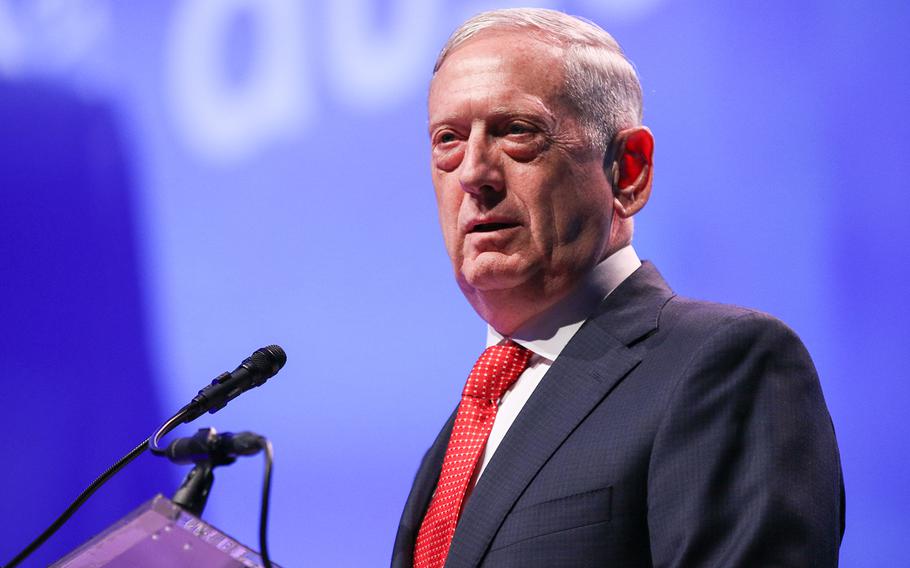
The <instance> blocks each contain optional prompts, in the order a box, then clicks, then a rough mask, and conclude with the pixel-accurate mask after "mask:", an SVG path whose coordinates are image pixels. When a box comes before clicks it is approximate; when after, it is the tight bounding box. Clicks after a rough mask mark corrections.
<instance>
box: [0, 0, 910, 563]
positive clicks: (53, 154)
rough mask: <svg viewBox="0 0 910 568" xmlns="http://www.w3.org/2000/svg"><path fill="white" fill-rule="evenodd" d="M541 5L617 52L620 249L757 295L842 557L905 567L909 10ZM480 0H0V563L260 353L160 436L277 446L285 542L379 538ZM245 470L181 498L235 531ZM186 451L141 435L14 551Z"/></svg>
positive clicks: (589, 1) (436, 258)
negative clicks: (837, 512) (447, 49)
mask: <svg viewBox="0 0 910 568" xmlns="http://www.w3.org/2000/svg"><path fill="white" fill-rule="evenodd" d="M522 3H525V2H522ZM505 4H508V2H500V3H498V4H497V5H498V6H502V5H505ZM537 4H539V5H544V6H548V7H553V8H559V9H563V10H566V11H568V12H570V13H576V14H581V15H584V16H586V17H588V18H590V19H592V20H594V21H595V22H597V23H599V24H601V25H602V26H604V27H605V28H606V29H607V30H609V31H611V32H612V33H613V34H614V35H615V36H616V37H617V38H618V40H619V41H620V42H621V43H622V45H623V46H624V47H625V49H626V51H627V53H628V55H629V56H630V58H631V59H632V60H633V61H634V62H635V64H636V67H637V69H638V71H639V73H640V75H641V80H642V84H643V86H644V93H645V120H646V124H647V125H649V126H650V127H651V129H652V130H653V132H654V134H655V136H656V139H657V148H656V168H655V172H656V177H655V186H654V193H653V197H652V200H651V204H650V205H649V206H648V207H647V208H646V209H645V211H644V212H643V213H642V214H641V215H640V219H639V222H638V223H637V225H636V237H635V244H636V249H637V250H638V252H639V254H640V255H641V256H642V257H643V258H648V259H651V260H653V261H655V263H656V264H657V265H658V266H659V267H660V269H661V271H662V272H663V273H664V275H665V276H666V277H667V279H668V280H669V282H670V283H671V284H672V285H673V286H674V288H675V289H676V290H677V291H678V292H680V293H682V294H687V295H691V296H695V297H699V298H708V299H713V300H718V301H724V302H732V303H736V304H743V305H748V306H753V307H757V308H759V309H762V310H766V311H768V312H771V313H773V314H775V315H777V316H779V317H781V318H782V319H783V320H784V321H786V322H787V323H788V324H790V325H791V326H792V327H793V328H795V329H796V330H797V332H798V333H799V334H800V335H801V336H802V338H803V340H804V341H805V342H806V344H807V345H808V347H809V349H810V351H811V352H812V354H813V356H814V357H815V361H816V363H817V365H818V368H819V372H820V374H821V380H822V386H823V388H824V391H825V396H826V398H827V401H828V405H829V407H830V409H831V414H832V416H833V419H834V424H835V427H836V429H837V433H838V440H839V443H840V448H841V453H842V456H843V463H844V474H845V477H846V487H847V534H846V538H845V541H844V545H843V548H842V558H843V562H842V565H843V566H846V567H857V566H899V565H910V550H908V547H907V545H906V542H904V540H905V538H906V535H907V534H910V516H908V514H907V512H908V511H910V492H908V490H907V486H908V483H910V476H908V473H910V463H908V460H907V456H908V455H910V442H908V439H910V426H908V418H907V416H908V414H907V408H908V407H910V386H908V380H907V379H908V377H907V369H908V352H910V349H908V341H907V339H908V333H907V320H908V319H910V313H908V303H907V299H906V298H907V280H908V266H910V265H908V260H910V259H908V254H907V248H908V234H910V229H908V215H910V191H908V185H907V179H908V178H910V166H908V163H910V161H908V159H907V154H908V152H910V142H908V137H910V128H908V126H910V125H908V121H910V118H908V112H907V101H908V100H910V95H908V90H910V89H908V87H910V71H908V69H910V67H908V65H907V56H908V48H907V45H908V44H907V40H906V30H907V28H908V26H910V3H907V2H906V1H904V0H895V1H892V2H885V1H879V2H876V1H874V0H873V1H868V2H849V1H845V0H809V1H803V2H792V1H789V0H770V1H767V2H759V3H746V4H748V5H746V4H742V3H730V2H726V1H720V0H717V1H708V2H704V1H698V2H696V1H694V0H597V1H595V0H577V1H564V2H558V1H553V2H538V3H537ZM490 7H493V3H492V2H462V1H457V2H456V1H445V0H433V1H427V0H397V1H390V2H383V3H375V2H367V1H365V0H344V1H341V0H334V1H332V2H316V1H308V2H307V1H295V0H261V1H254V0H228V1H226V0H184V1H157V0H156V1H152V0H148V1H144V2H115V1H113V0H78V1H76V0H74V1H68V0H67V1H64V0H34V1H14V0H0V191H2V193H0V196H2V201H0V212H2V222H0V290H2V292H0V308H2V312H0V316H2V326H3V327H2V332H0V355H2V360H3V372H2V389H0V392H2V394H0V412H2V414H0V416H2V422H0V426H2V431H3V434H2V436H0V455H2V458H0V460H2V464H3V466H2V468H0V487H2V490H0V495H2V498H0V512H2V519H0V534H2V535H3V536H2V539H0V562H5V561H6V560H8V559H9V558H10V557H11V556H12V555H13V554H14V552H15V551H16V550H17V549H19V548H20V547H22V546H24V545H25V544H26V543H27V542H28V541H29V540H30V539H31V538H33V537H34V536H36V535H37V534H38V533H39V532H40V530H41V529H42V528H43V527H44V526H45V525H47V524H48V523H50V522H51V520H52V519H53V518H54V517H55V516H56V515H57V514H58V513H59V512H60V511H61V510H62V509H63V507H64V506H65V505H66V504H67V503H68V502H69V500H70V499H72V498H73V497H74V496H75V495H76V494H77V493H78V491H79V490H80V489H81V488H82V487H84V486H85V485H86V484H88V483H89V482H90V481H91V480H92V479H93V478H94V476H95V475H96V474H97V473H100V472H101V471H102V470H103V469H104V468H106V467H107V466H108V465H109V464H110V463H112V462H113V461H114V460H116V459H117V458H118V457H119V456H120V455H122V454H124V453H126V452H127V451H128V450H129V449H130V448H132V447H133V446H134V445H135V444H137V443H138V442H140V441H141V440H142V439H144V438H145V437H146V436H148V435H149V434H150V433H151V431H152V429H153V428H154V427H155V426H157V424H158V423H159V422H160V421H162V420H163V419H164V418H166V417H167V416H169V415H170V413H171V412H173V411H174V410H176V409H177V408H178V407H180V406H181V405H183V404H184V403H185V402H187V401H188V400H189V399H190V398H191V397H192V396H193V395H194V394H195V393H196V391H197V390H198V389H199V388H201V387H202V386H203V385H205V384H206V383H207V382H208V381H209V380H211V379H212V378H213V377H215V376H216V375H218V374H219V373H221V372H222V371H225V370H230V369H233V368H234V366H235V365H237V364H238V363H239V362H240V360H241V359H243V358H244V357H245V356H247V355H248V354H249V353H250V352H252V351H253V350H254V349H255V348H257V347H260V346H263V345H266V344H269V343H279V344H281V345H283V346H284V348H285V349H286V350H287V352H288V363H287V366H286V367H285V369H284V370H283V371H282V372H281V373H280V375H278V376H277V377H276V378H274V379H272V380H271V382H270V383H269V384H268V385H267V386H265V387H264V388H261V389H258V390H256V391H254V392H250V393H248V394H247V395H245V396H243V397H242V398H240V399H238V400H236V401H234V402H233V403H232V404H231V405H230V406H229V407H228V408H227V409H225V410H223V411H222V412H220V413H219V414H217V415H214V416H208V415H207V416H204V417H203V418H201V419H200V420H198V421H197V423H196V424H194V425H193V426H192V427H190V426H185V427H183V428H181V429H180V430H179V431H178V433H179V434H182V435H189V434H191V433H192V432H193V431H194V430H195V428H197V427H201V426H209V425H212V426H215V427H217V428H219V429H223V430H232V431H239V430H254V431H256V432H260V433H262V434H265V435H267V436H269V437H270V438H271V439H272V440H273V442H274V444H275V448H276V465H275V477H274V488H273V491H274V493H273V495H274V505H273V510H272V515H271V533H270V534H271V545H272V553H273V557H274V558H275V559H276V560H277V561H279V562H281V563H283V564H284V565H285V566H355V567H360V566H382V565H384V564H386V563H387V562H388V559H389V556H390V552H391V546H392V541H393V539H394V535H395V530H396V526H397V521H398V517H399V514H400V511H401V508H402V505H403V503H404V500H405V497H406V495H407V491H408V488H409V486H410V483H411V480H412V477H413V474H414V472H415V470H416V468H417V465H418V462H419V460H420V458H421V456H422V454H423V452H424V450H425V449H426V448H427V446H428V445H429V443H430V442H431V441H432V439H433V437H434V436H435V434H436V432H437V429H438V428H439V426H440V425H441V424H442V423H443V421H444V420H445V419H446V417H447V416H448V415H449V413H450V412H451V410H452V409H453V408H454V406H455V404H456V403H457V401H458V398H459V393H460V390H461V387H462V384H463V381H464V378H465V377H466V375H467V372H468V370H469V368H470V365H471V364H472V362H473V361H474V359H475V357H476V355H477V353H479V351H480V350H481V348H482V347H483V344H484V325H483V323H482V322H481V321H480V320H479V319H478V318H477V316H476V315H474V314H473V312H472V311H471V309H470V308H469V306H468V305H467V303H466V302H465V301H464V300H463V299H462V297H461V295H460V293H459V291H458V289H457V288H456V286H455V285H454V283H453V280H452V276H451V268H450V266H449V263H448V260H447V259H446V257H445V254H444V251H443V247H442V242H441V238H440V236H439V234H438V230H437V226H436V212H435V203H434V198H433V191H432V187H431V184H430V180H429V173H428V156H429V153H428V140H427V138H428V137H427V132H426V105H425V99H426V89H427V83H428V80H429V77H430V71H431V67H432V64H433V61H434V58H435V56H436V52H437V50H438V48H439V47H440V46H441V44H442V43H443V41H444V40H445V38H446V37H447V35H448V34H449V32H451V30H452V29H453V28H454V27H455V26H456V25H457V24H458V23H459V22H460V21H461V20H462V19H463V18H465V17H466V16H468V15H470V14H472V13H474V12H476V11H479V10H481V9H485V8H490ZM261 469H262V463H261V459H259V458H253V459H242V460H240V461H239V462H238V463H237V464H236V465H234V466H232V467H230V468H224V469H223V470H219V471H218V472H217V473H216V477H217V481H216V483H215V487H214V490H213V494H212V497H211V500H210V504H209V506H208V509H207V510H206V512H205V515H204V517H205V518H206V519H208V520H209V521H210V522H212V523H214V524H215V525H217V526H219V527H221V528H222V529H223V530H225V531H226V532H228V533H230V534H232V535H233V536H235V537H236V538H238V539H240V540H241V541H243V542H246V543H248V544H250V545H252V546H253V547H256V546H257V538H256V534H257V532H256V526H257V515H258V508H259V490H260V475H261ZM185 471H186V468H185V467H177V466H171V465H169V464H166V463H162V462H161V461H160V460H158V459H156V458H153V457H152V456H149V455H145V456H143V457H141V458H140V459H138V460H137V461H136V462H135V463H133V464H132V465H130V466H129V468H128V469H127V470H126V471H125V472H124V473H123V474H122V475H121V476H119V477H118V478H116V479H115V480H114V481H113V482H112V483H111V484H110V485H109V486H108V487H106V488H104V489H103V490H102V491H101V492H100V493H99V494H98V495H97V496H96V497H95V498H94V499H93V500H92V501H91V502H90V503H89V505H87V506H86V507H85V508H84V510H82V511H81V512H79V513H78V514H77V515H76V516H75V518H74V519H73V520H72V521H71V522H70V523H69V524H68V525H67V526H65V527H64V528H63V530H62V531H61V532H60V533H59V534H58V535H57V536H56V537H54V538H53V539H52V540H51V541H50V542H49V543H48V544H47V545H46V546H45V547H44V549H42V551H41V552H40V553H38V554H36V555H35V557H34V559H33V561H32V562H31V565H35V566H39V565H46V564H47V563H48V562H50V561H52V560H53V559H55V558H57V557H59V556H60V555H62V554H63V553H65V552H66V551H67V550H69V549H71V548H73V547H75V546H76V545H78V544H79V543H80V542H82V541H84V540H85V539H87V538H88V537H90V536H91V535H92V534H94V533H95V532H96V531H98V530H100V529H102V528H104V527H105V526H106V525H108V524H109V523H111V522H113V521H115V520H116V519H118V518H119V517H121V516H122V515H124V514H126V513H127V512H128V511H130V510H131V509H132V508H134V507H136V506H137V505H139V504H140V503H141V502H142V501H144V500H146V499H148V498H150V497H151V496H152V495H153V494H154V493H156V492H163V493H165V494H168V495H169V494H171V493H172V492H173V490H174V489H175V487H176V485H177V483H178V482H179V479H180V478H181V477H182V475H183V474H184V472H185Z"/></svg>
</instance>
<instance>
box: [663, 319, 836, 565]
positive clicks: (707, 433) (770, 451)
mask: <svg viewBox="0 0 910 568" xmlns="http://www.w3.org/2000/svg"><path fill="white" fill-rule="evenodd" d="M843 511H844V500H843V480H842V475H841V466H840V457H839V455H838V450H837V444H836V441H835V438H834V430H833V427H832V424H831V419H830V417H829V415H828V410H827V408H826V406H825V402H824V399H823V397H822V393H821V388H820V386H819V382H818V376H817V374H816V371H815V368H814V366H813V364H812V361H811V359H810V358H809V354H808V353H807V352H806V349H805V348H804V347H803V344H802V343H801V342H800V340H799V338H797V337H796V335H795V334H794V333H793V332H792V331H791V330H790V329H789V328H787V327H786V326H785V325H783V324H782V323H780V322H779V321H777V320H775V319H773V318H771V317H769V316H766V315H764V314H760V313H756V312H749V313H746V314H744V315H740V316H738V317H736V318H734V319H731V320H729V321H727V322H725V323H723V324H721V325H719V326H718V327H717V328H716V329H715V330H714V331H713V332H712V333H711V334H710V336H709V337H708V338H707V339H706V340H705V341H703V342H702V343H701V344H700V347H699V348H698V349H697V350H696V351H695V352H694V353H693V355H692V357H691V359H690V360H689V362H688V364H686V365H685V366H684V368H682V369H681V371H680V374H679V375H678V377H677V384H676V386H675V387H674V391H673V394H672V396H671V398H670V400H669V403H668V407H667V409H666V411H665V413H664V416H663V418H662V419H661V424H660V427H659V429H658V433H657V436H656V438H655V443H654V447H653V453H652V455H651V460H650V463H649V477H648V528H649V533H650V540H651V555H652V561H653V564H654V566H656V567H668V568H669V567H686V568H694V567H699V568H700V567H724V568H731V567H742V566H762V567H765V566H793V567H806V566H817V567H827V566H836V565H837V556H838V549H839V546H840V541H841V537H842V535H843V529H844V525H843Z"/></svg>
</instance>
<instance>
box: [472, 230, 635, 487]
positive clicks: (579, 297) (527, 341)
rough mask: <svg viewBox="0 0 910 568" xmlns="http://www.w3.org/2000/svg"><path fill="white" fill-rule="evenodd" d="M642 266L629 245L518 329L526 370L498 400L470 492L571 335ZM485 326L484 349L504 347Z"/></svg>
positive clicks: (515, 340) (518, 338)
mask: <svg viewBox="0 0 910 568" xmlns="http://www.w3.org/2000/svg"><path fill="white" fill-rule="evenodd" d="M639 266H641V261H640V260H639V259H638V255H637V254H636V253H635V250H634V249H633V248H632V245H629V246H627V247H624V248H622V249H620V250H618V251H616V252H615V253H613V254H612V255H610V256H609V257H607V258H606V259H605V260H604V261H603V262H601V263H600V264H598V265H597V266H596V267H595V268H594V270H593V271H591V273H590V274H589V276H588V277H587V278H586V279H585V280H584V281H583V282H582V283H581V284H580V285H579V286H577V287H576V288H575V289H574V290H573V291H572V292H571V293H570V294H569V295H568V296H567V297H566V298H563V299H562V300H560V301H559V302H558V303H557V304H556V305H554V306H553V307H551V308H550V309H548V310H547V311H546V312H544V313H543V314H541V315H539V316H537V317H535V318H534V319H533V320H532V321H531V322H529V323H528V324H526V325H524V326H522V327H521V328H520V329H518V330H517V331H516V332H515V333H514V334H513V335H512V337H511V338H510V339H512V340H513V341H514V342H516V343H518V344H519V345H521V346H523V347H525V348H527V349H528V350H530V351H531V353H532V355H531V359H530V360H529V361H528V367H527V368H526V369H525V371H524V372H523V373H522V374H521V376H519V377H518V380H516V381H515V382H514V383H513V384H512V387H511V388H510V389H509V390H507V391H506V392H505V394H503V395H502V398H501V399H500V400H499V409H498V410H497V412H496V419H495V420H494V421H493V429H492V430H491V431H490V437H489V438H488V439H487V444H486V447H484V450H483V458H482V461H481V462H480V467H478V468H477V470H476V471H475V472H474V479H473V481H472V483H471V485H470V486H469V490H470V489H471V488H473V486H474V484H475V483H477V479H479V478H480V476H481V475H482V474H483V470H484V469H485V468H486V467H487V464H488V463H490V458H492V457H493V454H494V453H495V452H496V448H498V447H499V443H500V442H502V439H503V438H504V437H505V435H506V432H508V431H509V427H510V426H512V423H513V422H514V421H515V418H516V417H517V416H518V413H519V412H521V409H522V408H523V407H524V405H525V403H526V402H527V401H528V399H529V398H530V397H531V393H533V392H534V389H535V388H537V385H538V384H540V381H541V379H543V377H544V375H545V374H546V372H547V370H549V368H550V366H551V365H552V364H553V361H555V360H556V357H558V356H559V354H560V353H561V352H562V350H563V349H564V348H565V346H566V345H567V344H568V343H569V340H570V339H572V336H573V335H575V332H576V331H578V329H579V328H580V327H581V325H582V324H583V323H584V322H585V320H586V319H588V316H590V315H591V313H593V312H594V310H595V309H596V308H597V306H599V305H600V303H601V302H603V300H604V298H606V297H607V296H608V295H609V294H610V293H611V292H612V291H613V290H615V289H616V288H617V287H618V286H619V285H620V284H621V283H622V281H623V280H625V279H626V278H628V277H629V275H631V274H632V273H633V272H635V271H636V270H637V269H638V267H639ZM505 339H506V338H504V337H503V336H502V335H501V334H500V333H499V332H497V331H496V330H495V329H493V328H492V327H490V326H487V347H489V346H491V345H496V344H497V343H500V342H502V341H505Z"/></svg>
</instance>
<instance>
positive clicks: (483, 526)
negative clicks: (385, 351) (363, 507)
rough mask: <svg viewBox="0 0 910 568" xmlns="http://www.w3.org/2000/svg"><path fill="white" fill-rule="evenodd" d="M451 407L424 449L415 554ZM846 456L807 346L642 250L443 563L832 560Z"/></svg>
mask: <svg viewBox="0 0 910 568" xmlns="http://www.w3.org/2000/svg"><path fill="white" fill-rule="evenodd" d="M453 421H454V415H453V416H452V417H451V418H450V419H449V421H448V422H447V423H446V425H445V427H444V428H443V429H442V432H440V434H439V436H438V437H437V438H436V441H435V442H434V443H433V445H432V447H431V448H430V449H429V451H428V452H427V454H426V456H425V457H424V459H423V462H422V463H421V464H420V468H419V470H418V472H417V477H416V479H415V481H414V486H413V488H412V489H411V493H410V495H409V496H408V501H407V504H406V505H405V509H404V513H403V515H402V518H401V524H400V526H399V529H398V536H397V538H396V540H395V549H394V551H393V558H392V566H393V567H395V568H406V567H407V568H409V567H410V566H411V564H412V552H413V546H414V540H415V538H416V536H417V531H418V529H419V527H420V523H421V520H422V519H423V515H424V513H425V512H426V509H427V506H428V505H429V501H430V498H431V496H432V494H433V490H434V488H435V485H436V481H437V479H438V477H439V471H440V468H441V466H442V459H443V456H444V454H445V449H446V445H447V443H448V440H449V434H450V432H451V428H452V422H453ZM843 523H844V498H843V481H842V476H841V466H840V458H839V455H838V450H837V444H836V442H835V439H834V430H833V428H832V425H831V420H830V418H829V415H828V411H827V408H826V407H825V402H824V399H823V398H822V393H821V389H820V387H819V382H818V377H817V375H816V372H815V368H814V366H813V365H812V361H811V359H810V358H809V354H808V353H807V352H806V350H805V348H804V347H803V345H802V343H801V342H800V340H799V339H798V338H797V337H796V335H795V334H794V333H793V332H792V331H791V330H790V329H789V328H787V327H786V326H785V325H783V324H782V323H781V322H779V321H778V320H776V319H773V318H771V317H769V316H767V315H765V314H762V313H759V312H755V311H751V310H746V309H743V308H736V307H731V306H724V305H719V304H710V303H706V302H698V301H693V300H689V299H685V298H681V297H679V296H676V295H675V294H673V292H672V291H671V290H670V289H669V288H668V287H667V285H666V283H665V282H664V281H663V279H662V278H661V277H660V274H659V273H658V272H657V270H656V269H655V268H654V267H653V265H651V264H649V263H644V264H643V265H642V267H641V268H639V269H638V270H637V271H636V272H635V273H634V274H633V275H632V276H630V277H629V278H628V279H627V280H626V281H625V282H623V283H622V285H620V286H619V288H617V289H616V290H615V291H614V292H613V293H612V294H611V295H610V296H609V297H608V298H607V299H606V300H605V301H604V302H603V304H602V305H601V306H600V308H599V309H598V311H597V313H596V314H595V315H593V316H592V317H591V318H590V319H589V320H588V321H587V322H586V323H585V324H584V325H583V326H582V327H581V329H580V330H579V331H578V333H576V335H575V336H574V337H573V338H572V340H571V341H570V342H569V344H568V345H567V346H566V348H565V349H564V350H563V351H562V353H561V354H560V356H559V357H558V358H557V360H556V361H555V362H554V363H553V366H552V367H551V368H550V370H549V371H548V372H547V374H546V376H545V377H544V378H543V380H542V381H541V383H540V385H538V387H537V389H536V390H535V391H534V393H533V395H532V396H531V398H530V399H529V400H528V402H527V404H526V405H525V407H524V408H523V409H522V411H521V413H520V414H519V415H518V417H517V418H516V420H515V422H514V423H513V424H512V427H511V428H510V429H509V431H508V433H507V434H506V436H505V438H504V439H503V440H502V443H501V444H500V446H499V448H498V449H497V450H496V453H495V454H494V455H493V458H492V460H491V461H490V463H489V464H488V466H487V468H486V470H485V471H484V474H483V475H482V476H481V478H480V479H479V481H478V483H477V486H476V487H475V488H474V491H473V493H472V494H471V496H470V498H469V500H468V501H467V503H466V505H465V507H464V511H463V514H462V517H461V520H460V521H459V523H458V527H457V529H456V531H455V536H454V538H453V541H452V547H451V549H450V551H449V557H448V561H447V563H446V566H447V567H450V568H456V567H468V566H490V567H498V568H500V567H501V568H506V567H513V566H514V567H522V568H530V567H535V566H540V567H582V566H611V567H633V566H660V567H670V566H672V567H705V566H712V567H713V566H717V567H725V568H726V567H734V566H736V567H738V566H761V567H765V566H793V567H800V568H804V567H808V566H836V564H837V555H838V548H839V546H840V541H841V537H842V535H843V530H844V524H843Z"/></svg>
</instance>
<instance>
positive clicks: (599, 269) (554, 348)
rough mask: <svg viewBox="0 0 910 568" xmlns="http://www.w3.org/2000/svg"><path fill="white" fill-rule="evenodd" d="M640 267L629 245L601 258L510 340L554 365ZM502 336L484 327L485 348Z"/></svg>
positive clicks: (491, 328) (639, 261)
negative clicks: (560, 298)
mask: <svg viewBox="0 0 910 568" xmlns="http://www.w3.org/2000/svg"><path fill="white" fill-rule="evenodd" d="M639 266H641V260H639V258H638V255H637V254H636V253H635V249H633V248H632V245H628V246H625V247H623V248H621V249H619V250H618V251H616V252H615V253H613V254H611V255H610V256H608V257H607V258H605V259H604V260H603V261H602V262H601V263H600V264H598V265H597V266H595V267H594V270H592V271H591V272H590V273H589V274H588V276H587V277H586V278H585V279H584V280H582V281H581V282H580V283H579V285H578V286H576V287H575V288H574V289H573V290H572V291H571V292H570V293H569V295H568V296H566V297H565V298H563V299H562V300H560V301H559V302H557V303H556V304H555V305H554V306H552V307H551V308H550V309H548V310H547V311H545V312H544V313H542V314H540V315H538V316H537V317H535V318H533V319H532V320H531V321H530V322H528V323H527V324H525V325H523V326H522V327H520V328H519V329H518V330H517V331H516V332H515V333H514V334H512V337H511V339H512V340H513V341H515V343H518V344H519V345H521V346H523V347H525V348H527V349H528V350H530V351H531V352H533V353H534V354H536V355H539V356H541V357H544V358H546V359H549V360H550V361H555V360H556V357H558V356H559V354H560V353H561V352H562V350H563V349H564V348H565V346H566V345H567V344H568V343H569V340H570V339H572V336H573V335H575V332H576V331H578V329H579V328H580V327H581V325H582V324H583V323H584V322H585V320H586V319H588V316H589V315H591V313H592V312H593V311H594V310H595V309H596V308H597V306H599V305H600V303H601V302H603V300H604V298H606V297H607V296H609V295H610V293H611V292H613V290H615V289H616V288H617V287H618V286H619V285H620V284H622V281H623V280H625V279H626V278H628V277H629V276H630V275H631V274H632V273H633V272H635V271H636V270H638V267H639ZM503 339H504V337H503V335H502V334H500V333H499V332H498V331H496V330H495V329H493V327H492V326H489V325H488V326H487V347H490V346H491V345H496V344H497V343H499V342H500V341H502V340H503Z"/></svg>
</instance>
